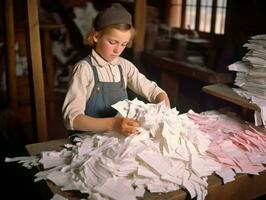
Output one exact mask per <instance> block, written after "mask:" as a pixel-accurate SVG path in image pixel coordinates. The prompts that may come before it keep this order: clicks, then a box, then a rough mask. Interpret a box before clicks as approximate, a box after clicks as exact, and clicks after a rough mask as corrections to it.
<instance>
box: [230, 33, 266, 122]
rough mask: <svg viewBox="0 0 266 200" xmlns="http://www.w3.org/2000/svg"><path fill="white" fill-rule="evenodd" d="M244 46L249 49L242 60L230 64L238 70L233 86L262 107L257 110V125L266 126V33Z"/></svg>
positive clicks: (231, 67) (234, 69)
mask: <svg viewBox="0 0 266 200" xmlns="http://www.w3.org/2000/svg"><path fill="white" fill-rule="evenodd" d="M244 47H246V48H247V49H248V52H247V53H246V55H245V56H244V57H243V58H242V60H241V61H237V62H235V63H233V64H231V65H229V66H228V68H229V70H231V71H237V73H236V78H235V85H236V86H238V88H233V89H234V91H235V92H237V93H238V94H239V95H240V96H242V97H244V98H246V99H248V100H251V101H252V102H253V103H254V104H257V105H258V106H259V107H260V110H261V111H260V112H257V111H256V112H255V122H256V125H264V126H266V34H265V35H255V36H253V37H251V38H250V40H248V42H247V43H246V44H244Z"/></svg>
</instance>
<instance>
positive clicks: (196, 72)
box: [142, 53, 233, 84]
mask: <svg viewBox="0 0 266 200" xmlns="http://www.w3.org/2000/svg"><path fill="white" fill-rule="evenodd" d="M142 61H143V62H144V64H146V65H147V66H148V67H149V66H151V67H156V68H158V69H160V70H161V71H164V72H167V73H171V74H172V75H181V76H185V77H189V78H193V79H196V80H199V81H202V82H204V83H209V84H212V83H231V82H232V81H233V77H232V74H230V73H218V72H215V71H213V70H211V69H209V68H207V67H200V66H195V65H193V64H191V63H188V62H187V63H186V62H180V61H177V60H175V59H173V58H170V57H168V56H160V55H156V54H154V53H142Z"/></svg>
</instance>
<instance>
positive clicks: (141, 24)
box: [133, 0, 147, 64]
mask: <svg viewBox="0 0 266 200" xmlns="http://www.w3.org/2000/svg"><path fill="white" fill-rule="evenodd" d="M146 7H147V0H136V1H135V13H134V26H135V29H136V34H137V35H136V38H135V41H134V49H133V53H134V62H135V63H136V64H140V54H141V52H142V51H143V50H144V42H145V28H146Z"/></svg>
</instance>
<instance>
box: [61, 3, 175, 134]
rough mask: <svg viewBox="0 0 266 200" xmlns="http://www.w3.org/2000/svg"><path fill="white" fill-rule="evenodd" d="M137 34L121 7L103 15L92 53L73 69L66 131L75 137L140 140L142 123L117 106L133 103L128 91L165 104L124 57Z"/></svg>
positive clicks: (93, 37) (91, 40)
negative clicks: (81, 134) (98, 135)
mask: <svg viewBox="0 0 266 200" xmlns="http://www.w3.org/2000/svg"><path fill="white" fill-rule="evenodd" d="M133 34H134V28H133V26H132V20H131V15H130V13H129V12H128V11H127V10H126V9H125V8H124V7H123V6H122V5H121V4H119V3H113V4H112V5H111V6H110V7H108V8H106V9H104V10H103V11H101V12H99V14H98V15H97V16H96V18H95V20H94V23H93V29H92V31H91V32H90V33H89V35H88V37H87V42H88V44H90V45H91V46H92V47H93V49H92V51H91V53H90V54H89V55H88V56H87V57H86V58H84V59H83V60H81V61H79V62H77V64H76V65H75V66H74V68H73V72H72V75H71V79H70V83H69V88H68V91H67V94H66V97H65V100H64V104H63V108H62V111H63V118H64V123H65V126H66V128H67V129H68V130H69V131H70V133H71V132H72V133H73V132H74V133H77V132H83V131H84V132H85V131H86V132H88V131H89V132H90V131H91V132H104V131H116V132H118V133H120V134H122V135H124V136H129V135H131V134H136V133H137V132H138V127H139V126H140V124H139V122H138V121H136V120H134V119H129V118H123V117H118V115H117V116H116V114H117V111H116V110H115V109H114V108H112V105H113V104H115V103H117V102H118V101H122V100H125V99H127V98H128V96H127V90H126V88H127V87H129V88H130V89H131V90H132V91H134V92H135V93H136V94H138V95H140V96H142V97H145V98H146V99H147V100H148V101H149V102H153V103H159V102H162V101H164V102H165V104H166V106H168V107H170V102H169V99H168V96H167V94H166V93H165V92H164V91H163V90H162V89H161V88H159V87H158V86H157V84H156V83H155V82H153V81H150V80H148V79H147V78H146V77H145V76H144V75H143V74H141V73H140V72H139V71H138V69H137V68H136V66H135V65H134V64H132V63H131V62H130V61H128V60H126V59H124V58H122V57H120V54H121V53H122V52H123V50H124V49H125V48H126V47H129V46H130V45H131V42H132V40H133Z"/></svg>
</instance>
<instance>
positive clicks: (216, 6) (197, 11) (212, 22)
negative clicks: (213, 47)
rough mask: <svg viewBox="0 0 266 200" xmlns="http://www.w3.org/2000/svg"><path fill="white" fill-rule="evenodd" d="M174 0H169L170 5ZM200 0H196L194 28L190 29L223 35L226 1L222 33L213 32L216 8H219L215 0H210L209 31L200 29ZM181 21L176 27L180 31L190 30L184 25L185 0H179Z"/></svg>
mask: <svg viewBox="0 0 266 200" xmlns="http://www.w3.org/2000/svg"><path fill="white" fill-rule="evenodd" d="M227 1H228V0H227ZM173 2H174V1H170V7H171V6H174V5H175V3H173ZM201 2H202V0H196V19H195V29H191V30H195V31H197V32H199V33H202V34H211V35H212V34H213V35H217V36H218V35H224V34H225V32H226V26H225V25H226V16H227V10H228V9H227V3H228V2H227V3H226V6H225V7H224V9H225V16H224V30H223V32H222V33H215V26H216V23H217V22H216V13H217V9H218V8H221V7H218V2H217V0H212V11H211V28H210V31H201V30H200V10H201V7H202V4H201ZM181 3H182V5H181V7H182V8H181V15H180V17H181V23H180V27H176V29H180V30H182V31H185V32H186V31H191V30H189V29H188V28H187V27H185V24H186V7H187V0H181Z"/></svg>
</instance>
